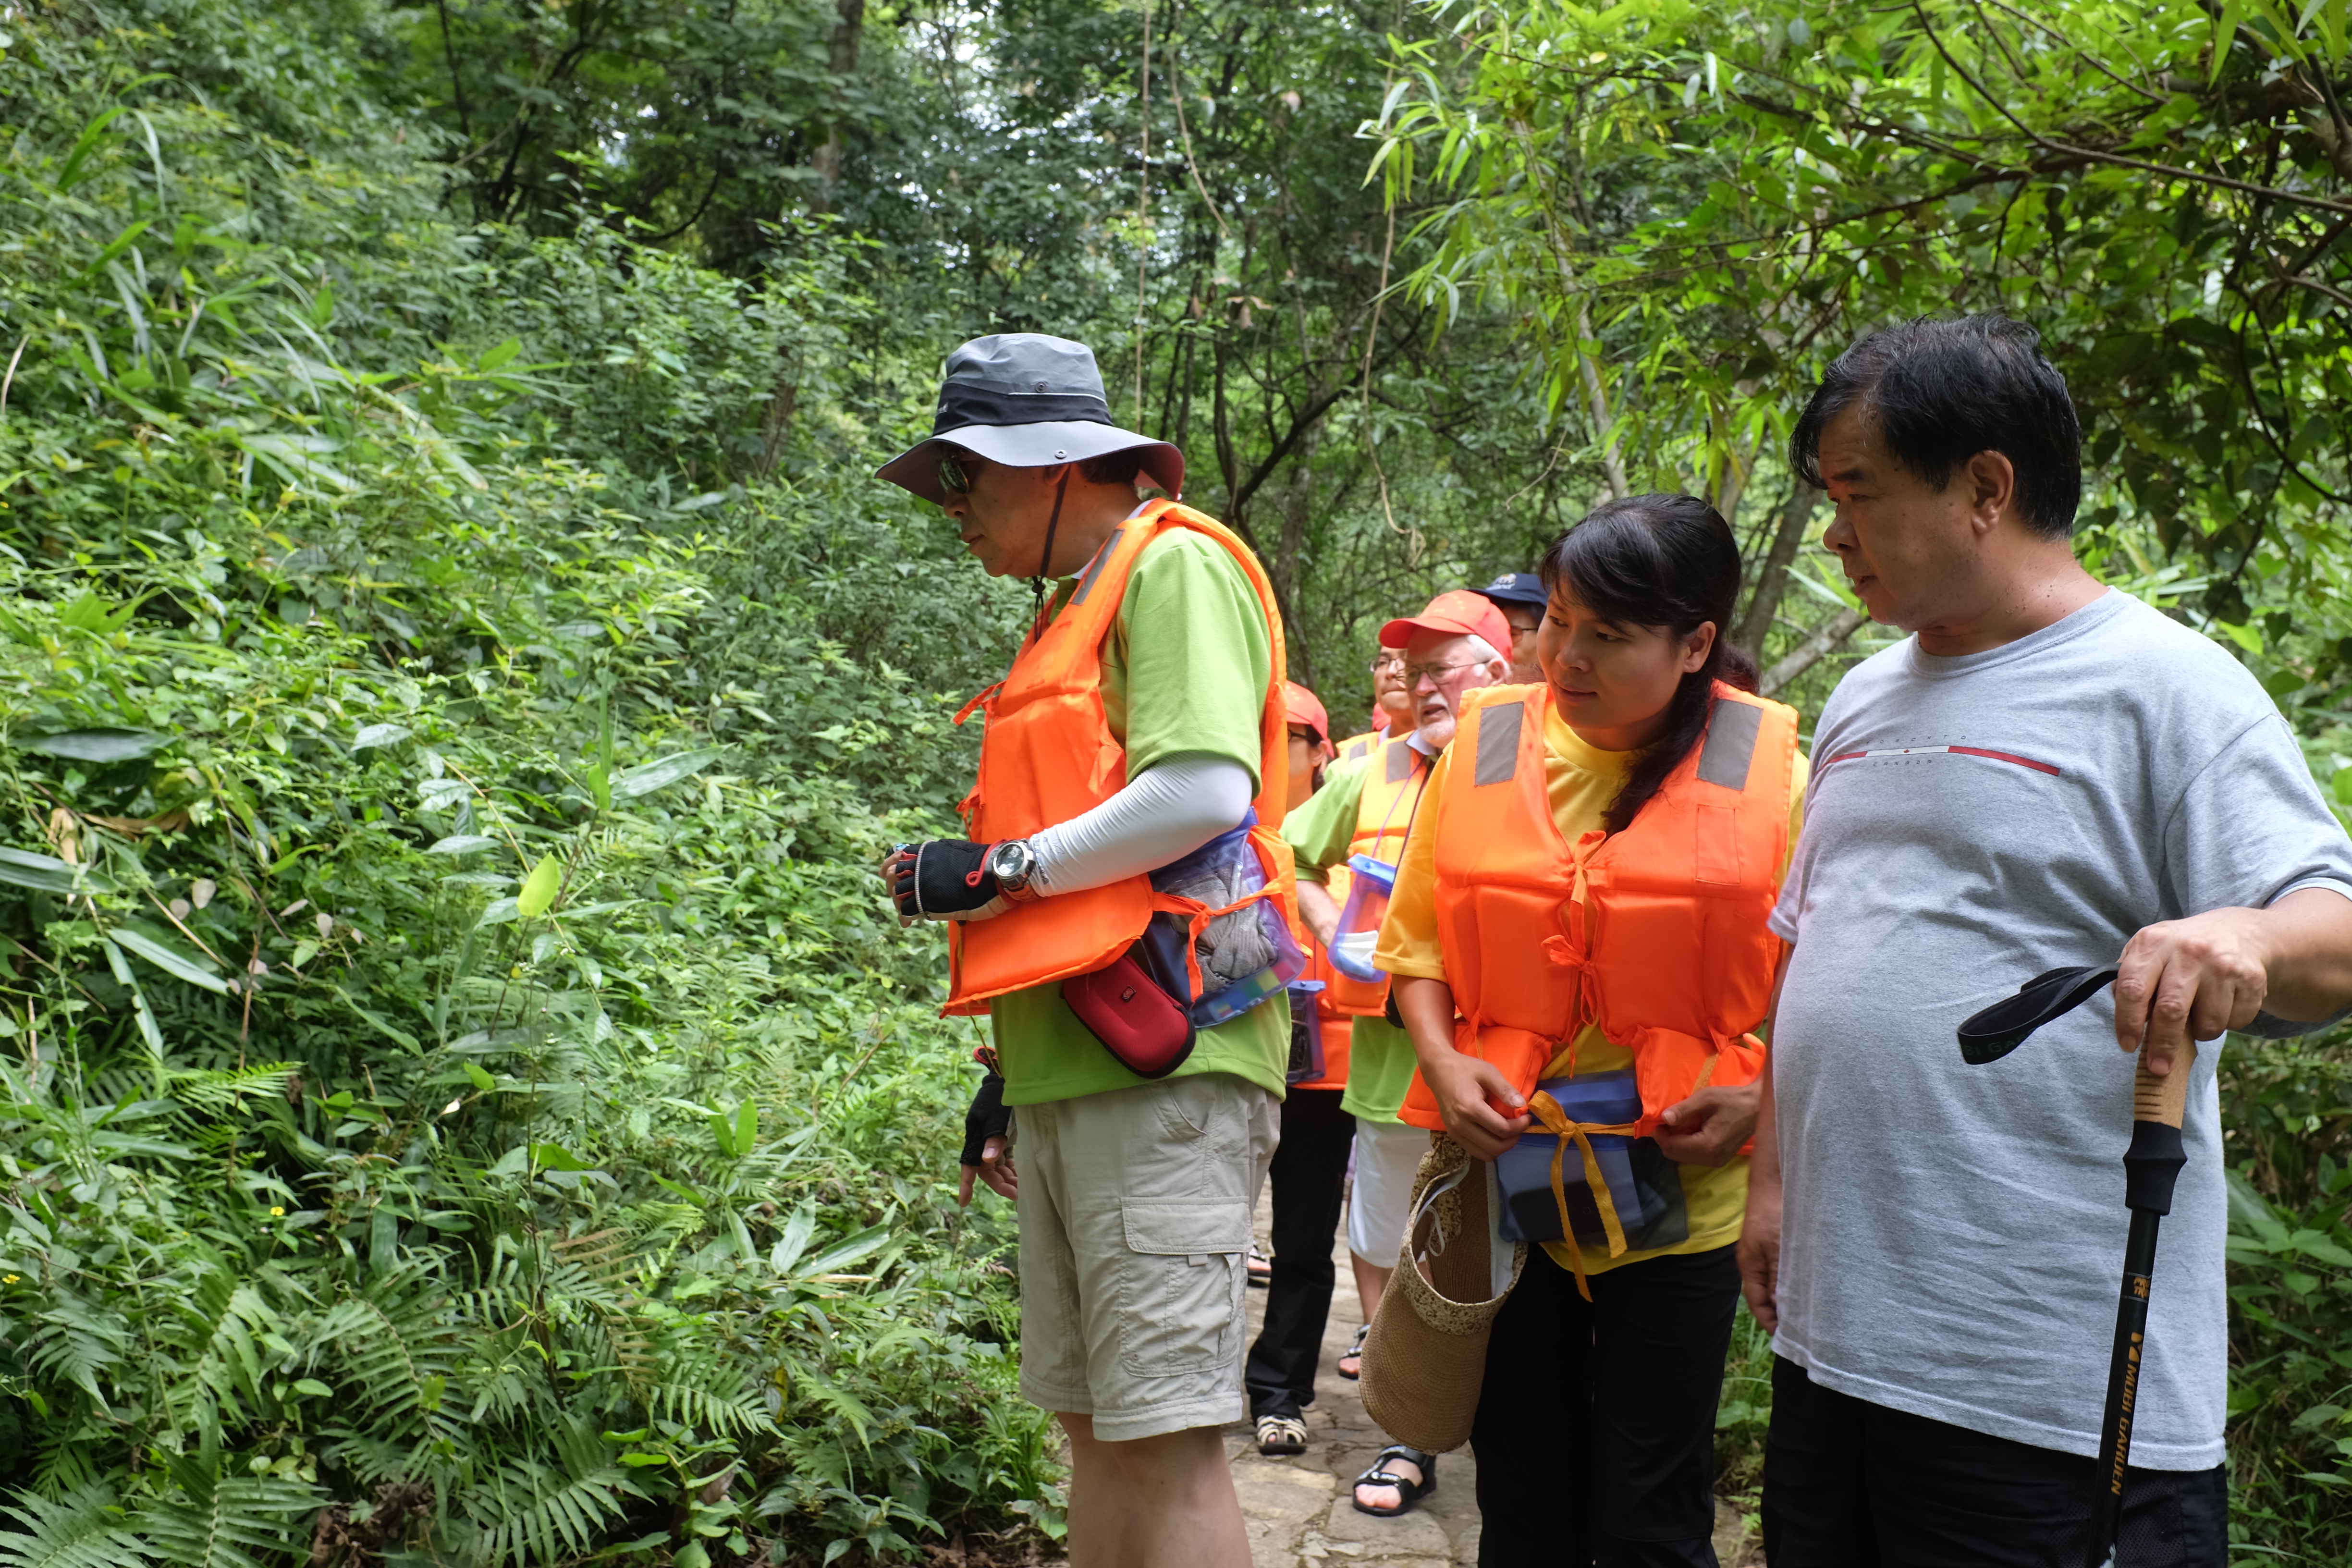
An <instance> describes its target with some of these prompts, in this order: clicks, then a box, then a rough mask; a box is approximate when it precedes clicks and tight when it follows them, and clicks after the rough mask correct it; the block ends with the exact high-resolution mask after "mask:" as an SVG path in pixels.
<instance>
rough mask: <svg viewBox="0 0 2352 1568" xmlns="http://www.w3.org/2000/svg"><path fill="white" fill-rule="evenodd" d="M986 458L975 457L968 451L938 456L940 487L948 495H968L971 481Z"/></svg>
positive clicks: (985, 461)
mask: <svg viewBox="0 0 2352 1568" xmlns="http://www.w3.org/2000/svg"><path fill="white" fill-rule="evenodd" d="M987 462H988V459H987V458H975V457H973V456H972V455H971V453H969V452H950V453H948V454H946V455H945V456H943V457H942V458H940V489H943V490H945V491H947V492H948V493H949V494H950V495H958V496H961V495H970V494H971V481H972V480H973V479H977V478H979V477H980V470H981V469H982V468H983V467H985V466H986V464H987Z"/></svg>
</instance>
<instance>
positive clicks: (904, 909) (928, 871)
mask: <svg viewBox="0 0 2352 1568" xmlns="http://www.w3.org/2000/svg"><path fill="white" fill-rule="evenodd" d="M910 849H911V852H912V853H913V856H914V862H913V866H912V868H911V869H910V870H909V872H908V874H907V875H905V876H903V877H901V878H900V879H898V884H897V886H896V888H895V889H893V897H894V898H895V899H896V900H897V901H898V912H899V913H900V914H902V915H904V916H906V917H908V919H909V920H920V919H927V918H928V919H930V920H939V919H941V918H942V917H945V918H952V917H954V916H956V915H960V914H968V913H970V912H971V910H977V909H980V908H982V907H983V906H985V905H987V904H989V903H992V902H993V901H994V900H995V898H996V894H997V887H996V877H995V874H994V873H993V872H992V871H990V870H989V869H988V865H987V862H988V850H989V846H987V845H985V844H975V843H973V842H972V841H971V839H969V838H927V839H925V840H924V841H923V842H922V843H920V844H917V845H913V846H910Z"/></svg>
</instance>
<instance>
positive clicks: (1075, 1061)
mask: <svg viewBox="0 0 2352 1568" xmlns="http://www.w3.org/2000/svg"><path fill="white" fill-rule="evenodd" d="M879 477H880V478H882V479H887V480H888V481H890V482H891V483H893V484H897V485H899V486H901V487H902V488H904V489H908V490H911V491H913V492H914V493H915V494H916V495H919V496H921V497H922V498H924V499H925V500H931V501H934V502H937V503H938V504H939V505H940V507H941V508H942V510H944V511H945V512H946V514H947V517H948V520H949V521H950V522H951V523H952V524H953V525H954V527H955V529H956V531H957V533H958V536H959V537H960V538H961V539H962V541H963V542H964V545H965V547H966V548H967V549H969V550H970V551H971V553H972V555H973V557H974V558H975V559H976V560H977V561H978V562H979V563H980V564H981V566H982V569H983V570H984V571H986V572H987V573H988V574H990V575H991V576H997V577H1006V576H1012V577H1025V578H1028V579H1029V580H1030V583H1031V586H1032V589H1033V592H1034V595H1035V596H1036V603H1037V610H1036V614H1035V616H1034V619H1033V621H1032V622H1031V624H1030V626H1029V628H1028V630H1027V632H1026V634H1025V636H1024V637H1023V639H1022V642H1021V646H1020V647H1019V649H1018V650H1017V652H1016V653H1015V654H1014V657H1013V664H1012V668H1011V669H1010V670H1009V671H1008V672H1007V674H1006V676H1005V678H1004V679H1003V681H1002V682H1001V683H999V684H998V685H996V686H994V687H992V688H991V689H989V690H987V691H985V692H983V693H982V695H981V696H980V697H978V698H976V699H974V700H973V704H972V708H974V709H977V710H980V711H981V712H982V715H983V718H984V722H985V729H984V731H983V732H982V742H981V755H980V777H979V780H978V783H977V784H976V785H975V786H974V788H973V790H972V793H971V796H970V797H969V798H968V799H967V801H966V803H965V806H964V816H965V826H966V829H967V837H963V838H942V839H932V840H929V841H928V842H925V843H922V844H918V845H902V846H900V847H898V848H897V849H896V850H894V851H893V852H892V853H891V855H890V856H889V858H887V860H886V861H885V864H884V875H885V877H886V878H887V879H888V880H889V883H890V886H891V893H892V897H893V899H894V900H895V902H896V904H897V907H898V913H899V916H900V918H901V920H902V921H904V922H906V923H908V924H912V923H913V922H914V921H918V920H939V921H948V922H950V924H949V927H948V931H949V955H950V987H949V996H948V1009H947V1010H948V1011H949V1012H950V1013H961V1014H976V1013H986V1014H989V1015H990V1017H991V1027H992V1036H993V1054H994V1064H993V1065H995V1067H996V1068H997V1070H996V1071H993V1072H992V1073H991V1074H990V1076H989V1078H988V1079H987V1080H985V1082H984V1084H983V1088H982V1096H981V1098H980V1100H977V1101H976V1102H975V1104H974V1108H973V1114H972V1117H971V1121H969V1122H968V1124H967V1142H966V1152H965V1155H964V1170H963V1196H964V1198H965V1200H966V1201H968V1200H969V1196H970V1194H971V1186H972V1184H973V1181H974V1179H975V1177H976V1178H977V1179H978V1180H979V1181H980V1182H982V1184H986V1185H987V1186H988V1187H990V1188H991V1189H992V1190H993V1191H995V1192H997V1193H998V1194H1002V1195H1003V1196H1005V1197H1009V1198H1012V1199H1013V1202H1014V1205H1015V1211H1016V1213H1017V1215H1019V1220H1020V1229H1021V1243H1020V1247H1021V1251H1020V1258H1021V1284H1022V1365H1021V1390H1022V1394H1024V1397H1026V1398H1028V1399H1030V1400H1032V1401H1034V1403H1036V1404H1038V1405H1042V1406H1044V1407H1045V1408H1046V1409H1048V1410H1052V1411H1054V1412H1055V1413H1056V1414H1057V1415H1059V1417H1060V1420H1061V1422H1062V1425H1063V1426H1064V1427H1065V1428H1066V1430H1067V1431H1068V1433H1069V1436H1070V1449H1071V1469H1072V1478H1071V1488H1070V1516H1069V1517H1070V1538H1069V1544H1070V1556H1071V1559H1072V1561H1073V1562H1076V1563H1083V1564H1085V1565H1086V1568H1110V1565H1119V1568H1161V1565H1163V1564H1164V1565H1166V1568H1177V1565H1178V1564H1182V1565H1184V1568H1193V1565H1195V1564H1210V1565H1213V1568H1246V1565H1247V1563H1249V1557H1250V1552H1249V1539H1248V1535H1247V1532H1246V1530H1245V1529H1244V1524H1243V1521H1242V1516H1241V1509H1240V1505H1239V1503H1238V1501H1237V1500H1236V1499H1235V1496H1234V1489H1233V1480H1232V1476H1231V1472H1230V1471H1229V1470H1228V1469H1227V1468H1226V1465H1225V1455H1224V1447H1223V1441H1222V1439H1221V1436H1220V1434H1219V1432H1218V1428H1219V1427H1220V1426H1223V1424H1224V1423H1226V1422H1228V1421H1232V1420H1234V1419H1236V1418H1239V1417H1240V1416H1242V1415H1243V1414H1244V1411H1245V1409H1246V1405H1245V1404H1244V1398H1243V1394H1242V1368H1241V1360H1242V1355H1241V1352H1242V1340H1243V1301H1244V1290H1243V1287H1244V1279H1245V1268H1244V1258H1245V1257H1246V1254H1247V1250H1248V1247H1249V1241H1250V1214H1251V1207H1252V1205H1253V1203H1254V1201H1255V1196H1256V1194H1257V1190H1258V1186H1259V1184H1260V1183H1261V1182H1262V1181H1263V1180H1264V1178H1265V1171H1266V1165H1267V1163H1268V1161H1269V1160H1270V1159H1271V1158H1272V1156H1273V1152H1274V1143H1275V1137H1276V1109H1277V1105H1278V1102H1279V1100H1280V1099H1281V1096H1282V1092H1283V1080H1284V1075H1285V1069H1286V1068H1287V1066H1288V1062H1289V1044H1290V1038H1289V1031H1290V1020H1289V1009H1288V1006H1287V1004H1286V1001H1285V1000H1284V986H1285V985H1286V984H1287V983H1288V981H1290V980H1292V979H1296V978H1297V975H1298V973H1299V972H1300V970H1301V969H1303V967H1304V962H1305V961H1304V957H1303V955H1302V954H1300V953H1299V952H1297V946H1296V943H1295V942H1293V940H1292V939H1291V937H1290V935H1289V928H1288V927H1287V926H1286V924H1285V922H1284V921H1283V919H1282V910H1284V909H1286V908H1287V907H1289V906H1291V905H1292V904H1293V901H1294V899H1295V891H1294V884H1293V883H1292V881H1291V878H1290V861H1289V857H1288V855H1287V853H1286V851H1285V850H1284V849H1283V847H1282V845H1281V841H1280V837H1279V834H1278V829H1279V828H1280V826H1281V823H1282V815H1283V809H1284V805H1285V803H1286V794H1287V784H1288V776H1287V775H1288V767H1289V763H1288V728H1287V723H1286V716H1285V707H1284V693H1283V689H1282V677H1283V644H1282V627H1281V623H1280V620H1279V617H1278V616H1277V615H1276V611H1275V607H1274V596H1273V590H1272V588H1271V586H1270V585H1269V584H1267V582H1266V579H1265V571H1264V570H1263V569H1262V568H1261V567H1260V566H1259V564H1258V563H1257V560H1256V558H1255V556H1254V555H1253V554H1251V552H1250V551H1249V548H1248V547H1247V546H1246V545H1245V544H1244V543H1243V542H1242V541H1241V540H1240V538H1239V537H1238V536H1237V535H1235V534H1234V533H1233V532H1232V531H1230V530H1228V529H1227V528H1225V527H1224V526H1223V524H1222V523H1219V522H1217V521H1214V520H1213V519H1211V518H1208V517H1206V516H1203V515H1202V514H1201V513H1200V512H1197V511H1194V510H1192V509H1190V508H1188V507H1184V506H1181V505H1180V504H1178V503H1177V502H1176V501H1175V500H1172V499H1159V500H1149V501H1144V502H1141V503H1140V504H1139V502H1138V495H1139V490H1140V489H1142V488H1143V486H1144V485H1145V484H1146V483H1147V482H1148V483H1149V484H1150V485H1152V486H1155V487H1157V488H1158V489H1161V490H1164V491H1166V492H1167V493H1168V496H1169V497H1171V498H1172V497H1173V496H1175V495H1176V494H1178V493H1179V492H1181V489H1182V486H1183V482H1184V459H1183V457H1182V455H1181V453H1179V452H1178V451H1177V450H1176V448H1175V447H1171V446H1170V445H1168V444H1167V443H1165V442H1162V441H1155V440H1152V439H1151V438H1150V437H1147V436H1141V435H1138V434H1136V433H1134V432H1132V431H1129V430H1122V429H1120V428H1119V427H1118V426H1116V425H1114V424H1112V423H1111V420H1110V409H1109V405H1108V401H1107V400H1106V399H1105V397H1104V395H1103V386H1102V378H1101V376H1100V374H1098V373H1097V370H1096V368H1095V361H1094V355H1093V354H1092V353H1090V352H1089V351H1088V350H1087V347H1086V346H1085V345H1084V344H1082V343H1076V342H1069V341H1068V340H1066V339H1063V338H1053V337H1045V336H1042V335H1039V334H1035V333H1026V332H1024V333H1007V334H1002V335H998V336H992V337H985V338H979V339H975V340H974V341H972V342H968V343H965V344H964V345H963V346H962V347H961V348H959V349H957V350H956V351H955V353H953V354H951V355H950V357H949V359H948V363H947V374H946V383H945V385H944V386H943V387H942V388H941V390H940V400H939V405H938V409H937V412H936V415H935V416H934V422H933V432H932V435H931V436H930V437H929V438H928V439H926V440H923V441H920V442H918V443H917V444H916V445H915V446H914V447H911V448H909V449H908V451H906V452H904V453H902V454H901V455H899V456H898V457H897V458H892V459H891V460H890V461H889V462H888V463H887V464H885V465H883V467H882V468H881V469H880V472H879ZM1049 583H1050V584H1055V585H1056V586H1055V590H1054V591H1053V596H1052V600H1051V603H1050V604H1049V603H1047V600H1046V595H1047V593H1048V587H1047V584H1049ZM969 711H971V710H967V712H969ZM1286 947H1287V953H1286V952H1284V949H1285V948H1286ZM1016 1131H1017V1142H1018V1149H1019V1155H1020V1168H1019V1170H1018V1171H1017V1172H1016V1171H1015V1169H1014V1165H1013V1145H1014V1142H1015V1137H1014V1134H1015V1133H1016Z"/></svg>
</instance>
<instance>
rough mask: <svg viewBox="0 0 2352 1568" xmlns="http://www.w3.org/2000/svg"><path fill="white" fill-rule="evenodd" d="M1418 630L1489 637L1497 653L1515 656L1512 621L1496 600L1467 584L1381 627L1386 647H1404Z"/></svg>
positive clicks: (1491, 645)
mask: <svg viewBox="0 0 2352 1568" xmlns="http://www.w3.org/2000/svg"><path fill="white" fill-rule="evenodd" d="M1415 632H1444V633H1445V634H1446V635H1447V636H1449V637H1484V638H1486V646H1487V647H1491V648H1493V649H1494V650H1495V652H1496V656H1497V657H1499V658H1506V659H1507V658H1510V657H1511V623H1510V622H1508V621H1507V620H1505V619H1504V618H1503V612H1502V611H1501V610H1499V609H1497V608H1496V607H1495V601H1494V600H1492V599H1489V598H1487V597H1486V595H1483V594H1474V593H1472V592H1471V591H1470V590H1469V589H1467V588H1456V589H1454V590H1453V591H1452V592H1450V593H1444V594H1440V595H1437V597H1435V598H1434V599H1432V600H1430V601H1429V607H1428V608H1426V609H1424V610H1423V611H1422V612H1421V614H1419V615H1417V616H1405V617H1403V618H1402V619H1400V620H1393V621H1391V622H1390V623H1389V624H1388V625H1386V626H1382V627H1381V647H1404V645H1405V644H1406V643H1408V642H1410V641H1412V634H1413V633H1415Z"/></svg>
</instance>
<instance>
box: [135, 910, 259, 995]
mask: <svg viewBox="0 0 2352 1568" xmlns="http://www.w3.org/2000/svg"><path fill="white" fill-rule="evenodd" d="M107 934H108V935H110V936H111V937H112V938H113V939H114V941H115V942H118V943H120V944H121V946H122V947H123V948H125V949H127V950H128V951H130V952H135V953H137V954H138V955H139V956H140V957H142V958H143V959H145V960H146V961H147V962H148V963H152V964H153V965H154V966H155V967H156V968H158V969H160V970H162V971H163V973H166V974H169V975H172V976H173V977H174V978H175V979H180V980H184V981H186V982H187V983H188V984H191V985H201V986H203V987H204V988H205V990H207V991H210V992H213V993H215V994H219V995H223V996H226V995H227V994H229V988H228V986H227V984H226V983H224V982H223V981H222V979H221V978H220V974H219V973H218V971H217V970H216V969H215V966H214V964H213V963H212V961H211V960H210V959H207V958H205V957H204V956H202V955H201V954H198V953H193V952H183V951H181V950H179V949H177V948H174V947H173V946H169V945H167V944H166V942H165V941H164V939H163V933H162V932H160V931H155V930H154V928H153V927H148V928H147V929H146V930H144V931H142V930H141V929H140V928H139V927H138V926H137V925H135V924H133V923H131V921H124V922H123V923H122V924H121V925H119V926H117V927H115V928H114V930H113V931H110V932H108V933H107Z"/></svg>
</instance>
